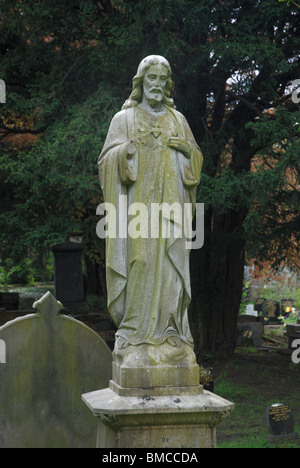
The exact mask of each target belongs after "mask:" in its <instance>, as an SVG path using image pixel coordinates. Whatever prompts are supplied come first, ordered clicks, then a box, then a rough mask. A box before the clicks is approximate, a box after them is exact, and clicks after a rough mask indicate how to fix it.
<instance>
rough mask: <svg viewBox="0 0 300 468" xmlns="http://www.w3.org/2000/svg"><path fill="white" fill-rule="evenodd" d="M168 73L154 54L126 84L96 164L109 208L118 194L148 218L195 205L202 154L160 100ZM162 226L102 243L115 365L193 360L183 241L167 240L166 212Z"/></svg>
mask: <svg viewBox="0 0 300 468" xmlns="http://www.w3.org/2000/svg"><path fill="white" fill-rule="evenodd" d="M170 74H171V70H170V66H169V64H168V62H167V61H166V60H165V59H163V58H162V57H160V56H150V57H147V58H146V59H144V60H143V61H142V62H141V64H140V66H139V69H138V73H137V76H136V77H135V78H134V80H133V82H134V83H136V82H138V81H139V83H140V85H136V90H138V91H139V92H138V93H137V92H136V91H135V92H133V93H132V95H131V98H129V100H128V101H126V103H125V105H124V106H123V109H122V110H121V111H120V112H118V113H117V114H116V115H115V116H114V118H113V120H112V122H111V124H110V128H109V131H108V135H107V138H106V141H105V144H104V147H103V150H102V152H101V155H100V158H99V163H98V164H99V174H100V181H101V186H102V189H103V194H104V200H105V202H108V203H112V204H114V206H115V207H116V209H118V206H119V203H118V199H119V196H120V195H126V196H127V202H128V206H129V205H130V204H133V203H143V204H145V205H146V206H147V208H148V213H150V212H151V204H152V203H159V204H161V203H168V204H170V205H172V204H173V203H180V205H181V206H182V208H183V206H184V204H185V203H192V204H193V206H195V204H196V187H197V185H198V184H199V181H200V174H201V169H202V164H203V156H202V153H201V151H200V149H199V147H198V146H197V144H196V142H195V140H194V137H193V135H192V132H191V130H190V127H189V125H188V123H187V121H186V119H185V118H184V116H183V115H182V114H181V113H180V112H178V111H176V110H175V107H174V105H173V104H172V101H171V100H170V99H168V96H167V95H168V86H169V87H170V85H169V84H170ZM134 95H137V96H138V98H136V100H134V99H133V97H134ZM118 219H122V214H120V213H119V214H118V216H117V220H118ZM128 221H130V216H129V217H128ZM168 221H169V222H170V225H171V233H170V236H169V237H168V238H163V237H162V236H159V237H158V238H151V237H148V238H142V237H138V238H130V237H129V238H116V239H112V238H107V239H106V275H107V293H108V310H109V312H110V314H111V316H112V318H113V320H114V322H115V324H116V325H117V327H118V331H117V333H116V344H115V350H114V360H115V361H117V362H119V363H120V364H121V365H124V364H125V365H128V366H129V365H130V366H131V365H133V364H132V354H134V355H135V356H136V355H137V353H138V354H139V359H137V358H136V362H135V365H136V366H153V365H160V364H162V363H165V364H173V365H174V364H178V363H181V364H183V365H187V366H188V365H193V364H194V363H195V355H194V352H193V339H192V336H191V332H190V327H189V323H188V306H189V303H190V300H191V287H190V273H189V255H190V251H189V250H188V249H187V248H186V239H185V237H184V236H183V237H182V238H175V236H174V219H172V214H171V213H170V219H169V220H168ZM161 224H162V220H161ZM160 228H161V226H160ZM172 231H173V235H172ZM117 232H119V231H118V230H117ZM160 232H161V230H160Z"/></svg>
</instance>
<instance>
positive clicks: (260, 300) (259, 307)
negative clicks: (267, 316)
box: [255, 297, 266, 313]
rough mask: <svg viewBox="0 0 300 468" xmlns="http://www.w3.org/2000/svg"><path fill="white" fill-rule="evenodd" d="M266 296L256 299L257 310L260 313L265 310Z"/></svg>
mask: <svg viewBox="0 0 300 468" xmlns="http://www.w3.org/2000/svg"><path fill="white" fill-rule="evenodd" d="M265 300H266V299H265V298H264V297H259V298H257V299H256V301H255V310H257V312H258V313H260V312H261V313H262V311H263V304H264V302H265Z"/></svg>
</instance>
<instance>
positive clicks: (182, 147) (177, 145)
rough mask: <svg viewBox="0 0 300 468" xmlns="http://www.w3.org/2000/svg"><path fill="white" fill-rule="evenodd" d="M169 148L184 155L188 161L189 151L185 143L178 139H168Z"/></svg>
mask: <svg viewBox="0 0 300 468" xmlns="http://www.w3.org/2000/svg"><path fill="white" fill-rule="evenodd" d="M169 146H170V147H171V148H173V149H175V150H176V151H179V152H180V153H182V154H184V156H185V157H186V158H188V159H190V157H191V149H190V147H189V145H188V144H187V142H186V141H185V140H183V139H182V138H180V137H171V138H169Z"/></svg>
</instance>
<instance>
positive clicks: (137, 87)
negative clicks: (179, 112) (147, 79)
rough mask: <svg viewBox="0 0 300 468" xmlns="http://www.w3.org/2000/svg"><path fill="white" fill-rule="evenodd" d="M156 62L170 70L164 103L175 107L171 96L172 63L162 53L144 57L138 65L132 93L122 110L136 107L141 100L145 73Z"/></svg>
mask: <svg viewBox="0 0 300 468" xmlns="http://www.w3.org/2000/svg"><path fill="white" fill-rule="evenodd" d="M156 64H162V65H164V66H165V67H166V68H167V70H168V77H167V83H166V87H165V92H164V97H163V103H164V104H165V105H166V106H168V107H173V108H175V104H174V101H173V99H171V98H170V95H171V90H172V79H171V74H172V71H171V67H170V64H169V62H168V61H167V60H166V59H165V58H164V57H162V56H161V55H149V56H148V57H146V58H144V59H143V60H142V61H141V63H140V64H139V66H138V70H137V74H136V75H135V77H134V78H133V80H132V93H131V94H130V96H129V98H128V99H127V101H125V103H124V104H123V107H122V110H123V109H128V108H129V107H135V106H137V105H138V104H139V103H140V102H141V100H142V97H143V81H144V76H145V73H146V71H147V70H148V68H149V67H150V66H151V65H156Z"/></svg>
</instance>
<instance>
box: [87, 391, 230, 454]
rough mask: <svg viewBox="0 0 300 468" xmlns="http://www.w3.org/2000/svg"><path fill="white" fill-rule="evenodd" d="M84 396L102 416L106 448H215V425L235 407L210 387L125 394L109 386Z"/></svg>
mask: <svg viewBox="0 0 300 468" xmlns="http://www.w3.org/2000/svg"><path fill="white" fill-rule="evenodd" d="M83 400H84V401H85V403H86V404H87V406H88V407H89V408H90V409H91V411H92V412H93V413H94V415H95V416H98V418H99V429H98V442H97V444H98V445H97V446H98V447H105V448H124V447H127V448H131V447H136V448H164V447H173V448H180V447H182V448H184V447H190V448H213V447H215V446H216V431H215V426H216V425H217V424H219V423H220V422H221V421H222V420H223V419H224V418H226V417H227V416H228V415H229V414H230V413H231V411H232V410H233V408H234V405H233V404H232V403H230V402H229V401H227V400H225V399H223V398H221V397H219V396H217V395H214V394H213V393H210V392H207V391H203V393H201V394H198V395H183V394H173V395H166V396H154V395H152V396H149V395H148V396H147V395H144V396H139V397H137V396H133V397H122V396H119V395H117V394H116V393H115V392H113V391H112V390H110V389H105V390H100V391H96V392H91V393H88V394H85V395H83Z"/></svg>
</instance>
